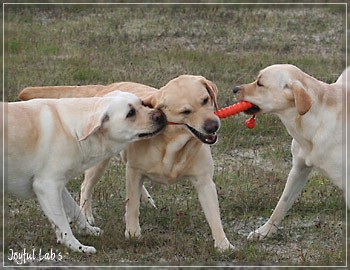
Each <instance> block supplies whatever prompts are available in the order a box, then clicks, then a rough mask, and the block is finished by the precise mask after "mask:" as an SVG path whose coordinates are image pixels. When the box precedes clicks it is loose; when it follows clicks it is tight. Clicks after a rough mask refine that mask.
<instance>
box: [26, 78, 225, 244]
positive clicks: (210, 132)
mask: <svg viewBox="0 0 350 270" xmlns="http://www.w3.org/2000/svg"><path fill="white" fill-rule="evenodd" d="M116 88H117V89H120V90H123V91H128V92H131V93H133V94H136V95H137V96H138V97H140V98H141V99H142V100H143V102H144V103H145V104H146V105H148V106H151V107H153V108H156V109H161V110H162V111H163V112H164V113H165V115H166V117H167V119H168V121H171V122H175V123H178V124H180V125H169V126H167V128H166V129H165V131H164V132H163V133H161V134H159V135H158V136H156V137H153V138H150V139H148V140H143V141H139V142H135V143H132V144H130V145H129V146H128V147H127V149H126V150H125V151H123V152H122V156H123V158H124V160H125V162H126V178H127V180H126V202H127V203H126V214H125V219H126V230H125V236H126V237H130V236H131V237H140V235H141V228H140V225H139V205H140V196H141V192H142V193H143V194H145V196H146V197H147V196H148V197H149V200H150V201H151V203H152V199H151V198H150V196H149V194H148V192H147V191H146V190H145V189H144V187H143V181H144V180H147V179H148V180H152V181H157V182H159V183H162V184H166V185H170V184H173V183H176V182H177V181H179V180H181V179H184V178H188V179H190V180H191V181H192V183H193V185H194V186H195V188H196V190H197V192H198V197H199V201H200V203H201V205H202V208H203V211H204V214H205V217H206V219H207V221H208V223H209V226H210V228H211V231H212V235H213V238H214V245H215V247H216V248H218V249H219V250H227V249H229V248H232V245H231V244H230V242H229V240H228V239H227V238H226V235H225V233H224V230H223V227H222V223H221V218H220V210H219V203H218V196H217V191H216V186H215V183H214V182H213V173H214V167H213V160H212V156H211V151H210V144H213V143H215V142H216V140H217V135H216V133H215V132H216V131H217V130H218V129H219V127H220V121H219V119H218V117H217V116H216V115H215V114H214V110H215V107H217V105H216V95H217V87H216V85H215V84H214V83H213V82H211V81H209V80H207V79H205V78H204V77H202V76H192V75H181V76H179V77H177V78H175V79H173V80H171V81H170V82H169V83H167V84H166V85H165V86H164V87H162V88H160V90H158V89H155V88H152V87H149V86H145V85H140V84H137V83H132V82H121V83H114V84H111V85H107V86H104V85H87V86H56V87H50V86H49V87H30V88H26V89H24V90H23V91H22V92H21V93H20V95H19V97H20V98H21V99H31V98H40V97H46V98H57V97H84V96H95V95H97V96H103V95H105V94H107V93H109V92H111V91H112V90H113V89H116ZM214 105H215V106H214ZM107 164H108V159H106V160H105V161H103V162H101V163H100V164H99V165H97V166H95V167H93V168H91V169H89V170H87V171H86V173H85V180H84V183H83V185H82V192H81V206H82V208H83V210H84V213H85V214H86V216H87V218H88V220H89V222H91V223H92V224H93V221H94V219H93V216H92V211H91V191H92V188H93V186H94V185H95V183H96V182H97V181H98V178H99V177H100V176H101V175H102V173H103V171H104V169H105V167H106V166H107ZM141 198H142V196H141ZM146 199H147V198H146Z"/></svg>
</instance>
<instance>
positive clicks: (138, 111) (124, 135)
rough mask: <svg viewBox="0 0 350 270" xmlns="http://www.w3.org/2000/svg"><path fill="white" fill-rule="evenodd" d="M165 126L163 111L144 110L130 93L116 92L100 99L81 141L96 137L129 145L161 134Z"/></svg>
mask: <svg viewBox="0 0 350 270" xmlns="http://www.w3.org/2000/svg"><path fill="white" fill-rule="evenodd" d="M166 123H167V121H166V117H165V115H164V113H163V112H162V111H160V110H157V109H151V108H149V107H146V106H144V105H143V104H142V102H141V99H139V98H138V97H136V96H135V95H133V94H131V93H127V92H121V91H113V92H112V93H111V94H109V95H106V96H104V97H101V98H98V101H97V102H96V103H95V106H94V108H93V109H92V114H91V116H90V117H89V118H88V121H87V123H86V125H85V128H84V130H83V132H82V135H81V137H80V139H79V140H80V141H83V140H86V139H87V138H88V137H89V136H91V135H93V134H97V135H101V136H104V137H105V138H107V139H108V140H110V141H112V142H113V141H114V142H120V143H127V142H132V141H136V140H140V139H143V138H149V137H152V136H154V135H156V134H158V133H159V132H160V131H161V130H163V129H164V127H165V126H166Z"/></svg>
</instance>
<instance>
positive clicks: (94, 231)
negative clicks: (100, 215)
mask: <svg viewBox="0 0 350 270" xmlns="http://www.w3.org/2000/svg"><path fill="white" fill-rule="evenodd" d="M102 233H103V230H101V229H100V228H99V227H91V229H89V230H88V234H90V235H94V236H100V235H101V234H102Z"/></svg>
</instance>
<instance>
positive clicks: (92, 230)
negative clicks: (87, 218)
mask: <svg viewBox="0 0 350 270" xmlns="http://www.w3.org/2000/svg"><path fill="white" fill-rule="evenodd" d="M79 233H80V234H81V235H93V236H100V235H101V234H102V233H103V230H101V229H100V228H99V227H92V226H90V224H87V226H85V227H84V228H79Z"/></svg>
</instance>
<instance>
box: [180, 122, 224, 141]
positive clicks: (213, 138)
mask: <svg viewBox="0 0 350 270" xmlns="http://www.w3.org/2000/svg"><path fill="white" fill-rule="evenodd" d="M186 126H187V128H188V129H189V130H190V131H191V132H192V134H193V135H194V136H196V137H197V138H198V139H199V140H200V141H201V142H202V143H205V144H214V143H216V142H217V140H218V135H216V133H213V134H209V135H205V134H203V133H201V132H199V131H198V130H196V129H194V128H193V127H191V126H189V125H187V124H186Z"/></svg>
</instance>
